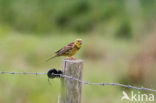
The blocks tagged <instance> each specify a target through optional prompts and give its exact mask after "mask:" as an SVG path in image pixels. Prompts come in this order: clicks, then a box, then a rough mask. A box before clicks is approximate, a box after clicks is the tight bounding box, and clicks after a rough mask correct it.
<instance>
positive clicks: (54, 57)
mask: <svg viewBox="0 0 156 103" xmlns="http://www.w3.org/2000/svg"><path fill="white" fill-rule="evenodd" d="M55 57H57V55H54V56H52V57H50V58H49V59H47V60H46V61H47V62H48V61H49V60H51V59H53V58H55Z"/></svg>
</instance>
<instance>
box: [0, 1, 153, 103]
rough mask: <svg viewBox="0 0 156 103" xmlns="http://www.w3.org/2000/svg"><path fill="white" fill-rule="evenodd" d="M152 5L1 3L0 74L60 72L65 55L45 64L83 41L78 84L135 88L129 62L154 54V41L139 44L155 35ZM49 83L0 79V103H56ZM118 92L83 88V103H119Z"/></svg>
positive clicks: (55, 93)
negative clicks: (90, 83) (102, 84)
mask: <svg viewBox="0 0 156 103" xmlns="http://www.w3.org/2000/svg"><path fill="white" fill-rule="evenodd" d="M155 5H156V1H155V0H150V1H148V0H109V1H107V0H66V1H63V0H44V1H43V0H0V64H1V65H0V70H2V71H15V72H16V71H17V72H18V71H21V72H47V71H48V69H50V68H52V67H55V68H57V69H61V68H62V59H63V58H64V57H59V58H55V59H53V60H52V61H50V62H45V61H46V60H47V59H48V58H49V57H50V56H52V55H53V53H54V52H55V51H56V50H58V49H60V48H61V47H62V46H64V45H66V44H67V43H69V42H71V41H73V40H75V39H76V38H82V39H83V46H82V48H81V49H80V51H79V52H78V53H77V54H76V55H75V56H74V57H76V58H80V59H83V60H84V70H83V80H86V81H91V82H115V83H119V82H120V83H125V84H132V85H136V84H134V83H133V81H130V77H129V68H130V62H131V61H135V59H134V60H133V59H132V58H133V57H138V54H141V53H142V55H144V52H145V53H146V49H147V50H151V51H152V52H153V50H154V47H153V46H151V44H152V45H153V44H154V43H153V42H152V43H151V42H150V43H149V44H150V45H149V46H146V45H144V42H145V41H146V38H149V37H150V36H151V35H155V33H156V32H155V24H156V22H155V20H156V13H155V10H156V6H155ZM151 38H154V37H151ZM150 40H151V39H149V41H150ZM142 47H145V49H142ZM147 47H150V48H147ZM148 53H149V54H150V55H155V51H154V52H153V53H151V52H149V51H148ZM136 62H138V61H137V60H136ZM153 63H155V61H154V59H153ZM134 64H135V63H134ZM140 64H141V63H140ZM143 64H145V63H144V62H143ZM141 65H142V64H141ZM147 68H148V67H147ZM145 69H146V68H145ZM132 73H133V72H132ZM153 73H155V72H153ZM135 79H137V78H135ZM153 81H155V79H153ZM51 84H52V85H49V83H48V79H47V77H46V76H27V75H26V76H25V75H0V91H1V92H0V103H43V102H45V103H57V99H58V95H59V92H60V81H59V80H58V79H54V80H51ZM146 87H148V88H155V85H154V84H150V85H149V84H146ZM123 89H124V88H119V87H111V86H104V87H102V86H87V85H83V89H82V103H95V102H97V103H104V102H106V103H121V100H120V98H121V96H122V90H123ZM124 90H125V89H124ZM127 92H128V91H127Z"/></svg>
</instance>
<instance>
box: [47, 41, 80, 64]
mask: <svg viewBox="0 0 156 103" xmlns="http://www.w3.org/2000/svg"><path fill="white" fill-rule="evenodd" d="M81 46H82V40H81V39H76V41H74V42H71V43H69V44H68V45H66V46H64V47H63V48H61V49H60V50H58V51H56V52H55V53H56V54H55V55H54V56H53V57H51V58H49V59H48V60H47V61H49V60H51V59H53V58H55V57H58V56H67V57H68V58H71V59H73V57H72V56H73V55H74V54H75V53H76V52H77V51H78V50H79V49H80V48H81Z"/></svg>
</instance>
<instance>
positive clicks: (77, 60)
mask: <svg viewBox="0 0 156 103" xmlns="http://www.w3.org/2000/svg"><path fill="white" fill-rule="evenodd" d="M63 61H66V62H71V63H81V62H83V60H81V59H64V60H63Z"/></svg>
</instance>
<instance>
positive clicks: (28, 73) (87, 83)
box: [0, 71, 156, 92]
mask: <svg viewBox="0 0 156 103" xmlns="http://www.w3.org/2000/svg"><path fill="white" fill-rule="evenodd" d="M0 74H13V75H14V74H24V75H48V73H38V72H6V71H0ZM51 76H52V78H55V77H61V78H67V79H69V80H73V81H78V82H79V83H81V84H85V85H101V86H106V85H109V86H120V87H125V88H132V89H137V90H147V91H152V92H156V90H154V89H150V88H145V87H144V86H141V87H135V86H132V85H125V84H121V83H105V82H101V83H92V82H88V81H82V80H80V79H77V78H74V77H72V76H68V75H64V74H54V73H52V74H51ZM48 77H49V75H48ZM49 78H50V77H49Z"/></svg>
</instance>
